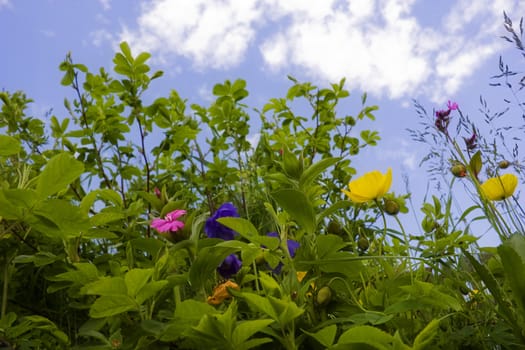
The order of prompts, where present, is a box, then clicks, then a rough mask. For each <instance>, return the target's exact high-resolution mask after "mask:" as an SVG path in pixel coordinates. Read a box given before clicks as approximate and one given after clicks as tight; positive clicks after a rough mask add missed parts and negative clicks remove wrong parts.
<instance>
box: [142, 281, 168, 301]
mask: <svg viewBox="0 0 525 350" xmlns="http://www.w3.org/2000/svg"><path fill="white" fill-rule="evenodd" d="M167 285H168V281H165V280H163V281H151V282H149V283H148V284H146V285H145V286H144V287H142V288H141V289H140V290H139V292H138V293H137V296H136V298H135V299H136V301H137V304H139V305H142V304H143V303H144V302H145V301H146V300H148V299H150V298H152V297H154V296H155V295H156V294H157V293H158V292H160V291H161V290H162V289H163V288H164V287H166V286H167Z"/></svg>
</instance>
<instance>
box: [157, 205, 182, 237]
mask: <svg viewBox="0 0 525 350" xmlns="http://www.w3.org/2000/svg"><path fill="white" fill-rule="evenodd" d="M185 214H186V210H181V209H177V210H174V211H172V212H170V213H168V214H166V216H165V217H164V219H158V218H157V219H153V221H152V222H151V227H153V228H154V229H156V230H157V231H159V232H176V231H178V230H180V229H182V228H183V227H184V223H183V222H182V221H179V220H177V219H178V218H179V217H181V216H182V215H185Z"/></svg>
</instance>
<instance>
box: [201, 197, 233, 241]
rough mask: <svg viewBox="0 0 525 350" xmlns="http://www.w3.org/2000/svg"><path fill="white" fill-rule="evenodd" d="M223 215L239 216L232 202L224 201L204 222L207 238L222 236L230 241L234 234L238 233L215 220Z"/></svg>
mask: <svg viewBox="0 0 525 350" xmlns="http://www.w3.org/2000/svg"><path fill="white" fill-rule="evenodd" d="M225 217H239V213H237V208H235V207H234V206H233V204H232V203H224V204H223V205H221V206H220V207H219V209H217V211H216V212H215V213H213V215H212V216H210V217H209V218H208V219H207V220H206V224H205V225H204V232H205V233H206V236H208V237H209V238H222V239H224V240H225V241H231V240H232V239H233V238H234V237H235V236H236V235H238V233H237V232H235V231H234V230H232V229H231V228H228V227H226V226H224V225H222V224H220V223H219V222H218V221H217V219H219V218H225Z"/></svg>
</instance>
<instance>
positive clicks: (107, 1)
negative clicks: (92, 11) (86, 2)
mask: <svg viewBox="0 0 525 350" xmlns="http://www.w3.org/2000/svg"><path fill="white" fill-rule="evenodd" d="M98 2H99V3H100V6H102V8H103V9H104V11H108V10H109V9H111V0H98Z"/></svg>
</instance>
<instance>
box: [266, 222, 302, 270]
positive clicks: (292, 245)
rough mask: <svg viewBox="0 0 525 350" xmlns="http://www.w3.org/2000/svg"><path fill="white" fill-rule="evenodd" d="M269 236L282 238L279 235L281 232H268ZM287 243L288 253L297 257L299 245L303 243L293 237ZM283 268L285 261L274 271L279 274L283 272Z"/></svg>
mask: <svg viewBox="0 0 525 350" xmlns="http://www.w3.org/2000/svg"><path fill="white" fill-rule="evenodd" d="M267 236H269V237H276V238H279V239H280V238H281V237H279V234H278V233H277V232H270V233H268V234H267ZM286 245H287V246H288V253H290V257H292V258H293V257H295V252H296V251H297V249H299V247H300V246H301V244H300V243H299V242H297V241H294V240H293V239H289V240H287V241H286ZM282 268H283V263H282V262H280V263H279V265H277V266H276V267H275V268H274V269H273V270H272V271H273V273H275V274H279V273H281V269H282Z"/></svg>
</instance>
